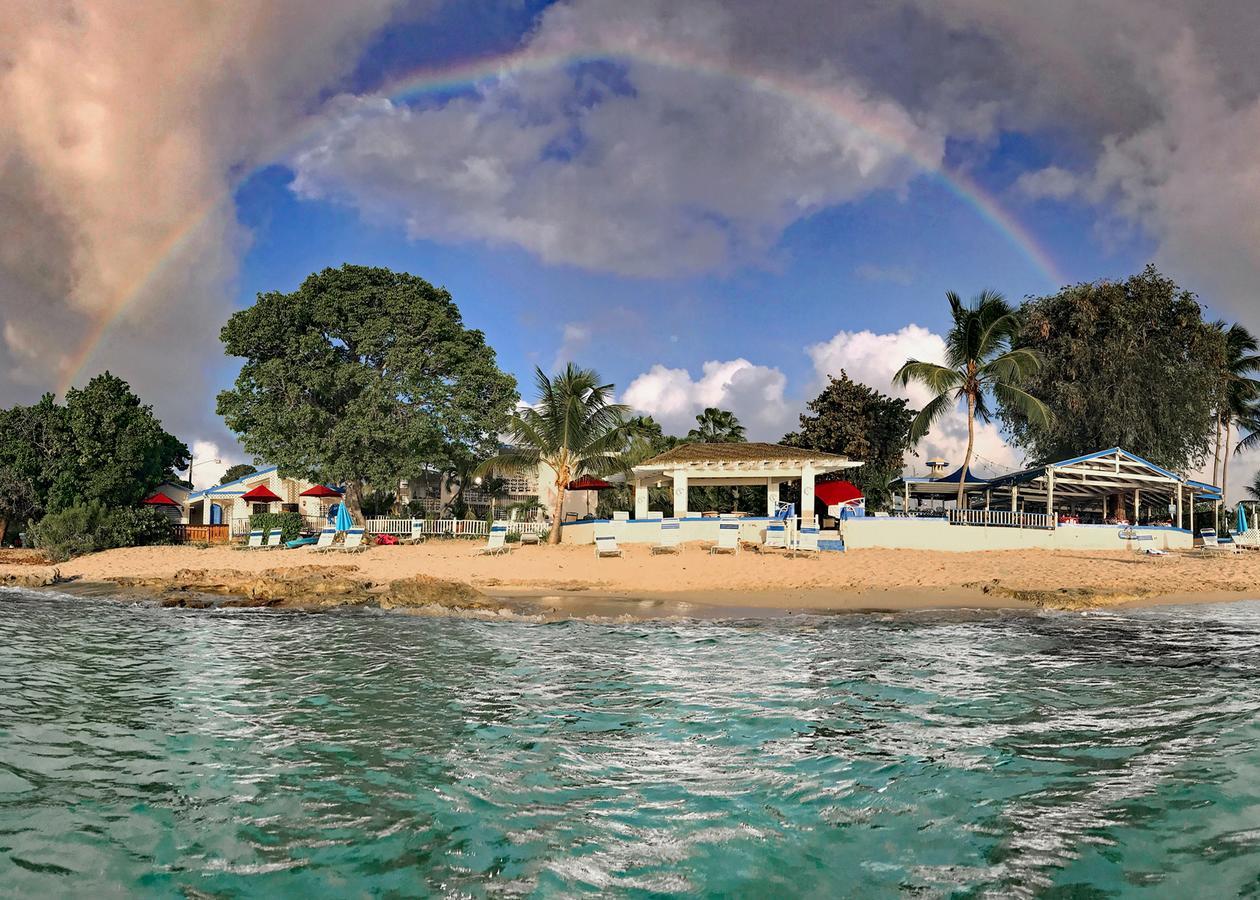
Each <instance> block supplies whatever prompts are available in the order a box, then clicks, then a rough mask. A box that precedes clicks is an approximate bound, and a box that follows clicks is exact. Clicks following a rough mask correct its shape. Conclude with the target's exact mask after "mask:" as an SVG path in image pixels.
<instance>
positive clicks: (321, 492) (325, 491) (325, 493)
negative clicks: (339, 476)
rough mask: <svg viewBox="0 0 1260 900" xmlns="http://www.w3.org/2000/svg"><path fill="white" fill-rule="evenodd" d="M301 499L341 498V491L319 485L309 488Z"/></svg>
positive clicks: (301, 494) (300, 495) (301, 495)
mask: <svg viewBox="0 0 1260 900" xmlns="http://www.w3.org/2000/svg"><path fill="white" fill-rule="evenodd" d="M298 496H299V497H340V496H341V491H339V490H337V489H336V488H330V487H329V486H328V485H326V484H317V485H315V486H314V487H308V488H307V489H306V490H304V491H302V493H300V494H298Z"/></svg>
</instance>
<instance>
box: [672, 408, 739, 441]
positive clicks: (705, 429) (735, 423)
mask: <svg viewBox="0 0 1260 900" xmlns="http://www.w3.org/2000/svg"><path fill="white" fill-rule="evenodd" d="M686 440H688V441H691V442H692V443H703V444H738V443H742V442H743V441H745V440H747V438H745V437H744V426H743V425H741V424H740V421H739V419H738V418H736V417H735V414H734V413H733V412H729V411H727V410H725V409H718V408H717V407H716V406H710V407H708V408H706V409H705V410H704V412H702V413H700V415H698V416H696V427H695V428H693V429H691V430H690V431H688V432H687V438H686Z"/></svg>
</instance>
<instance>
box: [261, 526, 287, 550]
mask: <svg viewBox="0 0 1260 900" xmlns="http://www.w3.org/2000/svg"><path fill="white" fill-rule="evenodd" d="M262 546H263V549H264V550H279V549H280V548H281V547H283V546H284V529H283V528H273V529H271V530H270V531H268V532H267V540H265V541H263V545H262Z"/></svg>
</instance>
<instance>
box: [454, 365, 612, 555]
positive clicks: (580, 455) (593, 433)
mask: <svg viewBox="0 0 1260 900" xmlns="http://www.w3.org/2000/svg"><path fill="white" fill-rule="evenodd" d="M534 382H535V384H536V385H537V386H538V401H537V402H536V403H535V404H534V405H533V406H527V407H523V408H522V409H520V410H519V411H518V412H517V413H516V414H515V415H513V416H512V419H511V421H510V422H509V424H508V433H509V435H510V436H511V437H510V440H511V445H512V446H511V448H510V449H508V450H505V451H504V452H503V453H501V454H500V455H499V456H497V457H495V458H494V459H491V460H487V461H486V462H484V463H482V464H481V466H480V467H479V468H478V471H482V472H489V471H491V470H493V471H496V472H520V471H524V470H527V469H530V468H536V467H537V466H538V464H539V463H545V464H547V465H548V466H550V467H551V469H552V470H553V471H554V472H555V473H556V482H555V489H556V493H555V501H554V505H553V507H552V522H553V526H552V529H551V534H550V536H549V538H548V540H549V541H550V543H553V544H558V543H560V520H561V516H562V515H563V512H564V495H565V491H566V490H567V489H568V485H569V482H570V481H573V480H574V479H576V478H581V477H582V476H583V475H607V474H611V473H613V472H617V471H624V470H625V468H626V465H625V462H624V460H623V458H622V450H624V448H625V447H626V444H627V442H628V441H629V440H630V438H631V437H632V436H633V433H634V427H633V426H632V425H630V423H628V422H627V421H626V417H627V415H628V414H629V412H630V408H629V407H627V406H623V405H622V404H620V403H614V402H613V386H612V385H611V384H601V383H600V378H599V376H598V375H597V374H595V372H593V371H591V370H590V369H579V368H578V367H576V366H574V365H573V363H569V364H568V365H567V366H566V367H565V369H564V371H563V372H561V373H560V374H558V375H556V376H555V377H553V378H548V377H547V375H546V374H544V372H543V371H542V369H537V368H536V369H535V370H534Z"/></svg>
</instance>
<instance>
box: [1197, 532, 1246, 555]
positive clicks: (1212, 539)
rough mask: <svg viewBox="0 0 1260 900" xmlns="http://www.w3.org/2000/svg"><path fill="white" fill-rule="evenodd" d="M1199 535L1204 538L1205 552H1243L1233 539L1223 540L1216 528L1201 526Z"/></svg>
mask: <svg viewBox="0 0 1260 900" xmlns="http://www.w3.org/2000/svg"><path fill="white" fill-rule="evenodd" d="M1199 537H1201V538H1203V552H1205V553H1209V554H1216V553H1241V552H1242V548H1241V547H1239V546H1238V545H1237V544H1235V543H1234V542H1233V541H1232V540H1231V541H1222V540H1221V539H1220V537H1219V536H1218V535H1217V533H1216V529H1215V528H1200V529H1199Z"/></svg>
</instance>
